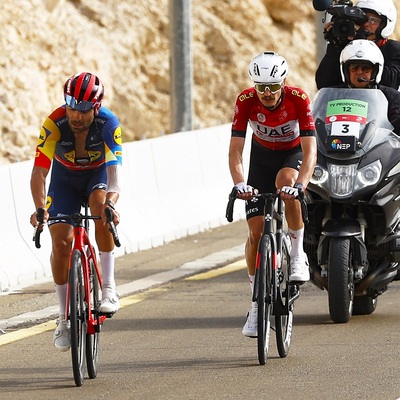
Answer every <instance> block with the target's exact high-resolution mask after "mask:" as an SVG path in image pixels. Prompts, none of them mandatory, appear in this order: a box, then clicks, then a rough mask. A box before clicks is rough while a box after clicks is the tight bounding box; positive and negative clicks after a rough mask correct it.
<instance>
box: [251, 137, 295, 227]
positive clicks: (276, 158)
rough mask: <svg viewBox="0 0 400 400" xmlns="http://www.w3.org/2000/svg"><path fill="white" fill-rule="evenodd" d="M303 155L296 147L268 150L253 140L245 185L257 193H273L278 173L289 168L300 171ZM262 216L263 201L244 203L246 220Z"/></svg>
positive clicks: (254, 200)
mask: <svg viewBox="0 0 400 400" xmlns="http://www.w3.org/2000/svg"><path fill="white" fill-rule="evenodd" d="M302 160H303V153H302V151H301V147H300V146H297V147H295V148H293V149H290V150H284V151H281V150H269V149H267V148H265V147H263V146H261V145H260V144H259V143H257V142H256V141H255V140H254V139H253V140H252V144H251V153H250V166H249V176H248V179H247V184H248V185H250V186H252V187H253V188H255V189H258V192H259V193H275V192H276V190H277V189H276V186H275V179H276V175H277V174H278V172H279V171H280V170H281V169H282V168H284V167H289V168H293V169H296V170H297V171H298V170H299V169H300V165H301V161H302ZM263 214H264V199H262V198H256V199H252V200H250V201H246V218H247V219H250V218H252V217H255V216H257V215H263Z"/></svg>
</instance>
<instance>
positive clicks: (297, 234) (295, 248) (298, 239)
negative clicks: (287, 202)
mask: <svg viewBox="0 0 400 400" xmlns="http://www.w3.org/2000/svg"><path fill="white" fill-rule="evenodd" d="M289 234H290V241H291V242H292V249H291V250H290V257H295V256H298V255H300V254H303V253H304V249H303V239H304V227H303V228H301V229H299V230H297V231H293V230H291V229H289Z"/></svg>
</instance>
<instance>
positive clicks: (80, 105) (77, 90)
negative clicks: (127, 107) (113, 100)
mask: <svg viewBox="0 0 400 400" xmlns="http://www.w3.org/2000/svg"><path fill="white" fill-rule="evenodd" d="M103 96H104V86H103V84H102V83H101V81H100V79H99V78H98V77H97V76H96V75H93V74H91V73H90V72H81V73H77V74H75V75H73V76H71V77H70V78H68V79H67V81H66V82H65V84H64V98H65V103H66V104H67V105H68V106H69V107H71V108H73V109H74V110H78V111H88V110H91V109H92V108H94V109H95V110H98V109H99V108H100V106H101V100H102V98H103Z"/></svg>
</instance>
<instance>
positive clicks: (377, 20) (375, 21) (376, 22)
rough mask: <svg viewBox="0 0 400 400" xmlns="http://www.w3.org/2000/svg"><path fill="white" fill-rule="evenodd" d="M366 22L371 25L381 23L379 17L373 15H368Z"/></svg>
mask: <svg viewBox="0 0 400 400" xmlns="http://www.w3.org/2000/svg"><path fill="white" fill-rule="evenodd" d="M368 22H369V23H370V24H371V25H379V24H380V23H381V20H380V19H379V18H375V17H368Z"/></svg>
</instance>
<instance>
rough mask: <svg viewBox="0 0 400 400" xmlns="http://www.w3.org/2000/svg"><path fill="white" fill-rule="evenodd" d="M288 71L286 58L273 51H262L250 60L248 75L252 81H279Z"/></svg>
mask: <svg viewBox="0 0 400 400" xmlns="http://www.w3.org/2000/svg"><path fill="white" fill-rule="evenodd" d="M288 72H289V66H288V63H287V62H286V60H285V59H284V58H283V57H282V56H280V55H279V54H277V53H275V52H273V51H264V52H263V53H260V54H259V55H257V56H256V57H254V58H253V60H252V61H251V62H250V65H249V77H250V79H251V80H252V81H253V82H254V83H267V84H271V83H279V84H282V82H283V81H284V80H285V78H286V76H287V74H288Z"/></svg>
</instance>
